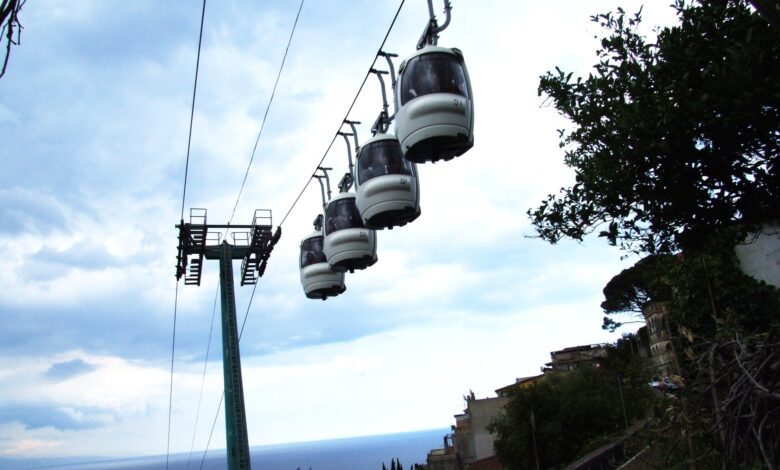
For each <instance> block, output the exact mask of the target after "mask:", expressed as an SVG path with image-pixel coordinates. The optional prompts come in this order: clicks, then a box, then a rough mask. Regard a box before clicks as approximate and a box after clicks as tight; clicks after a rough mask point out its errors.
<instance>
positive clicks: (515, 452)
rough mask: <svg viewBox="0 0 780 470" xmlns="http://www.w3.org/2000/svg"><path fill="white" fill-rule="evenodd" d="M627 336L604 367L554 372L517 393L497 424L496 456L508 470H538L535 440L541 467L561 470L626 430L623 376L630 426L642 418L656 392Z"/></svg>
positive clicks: (616, 347)
mask: <svg viewBox="0 0 780 470" xmlns="http://www.w3.org/2000/svg"><path fill="white" fill-rule="evenodd" d="M635 347H636V345H635V344H634V338H633V337H628V338H625V339H623V340H621V341H619V342H618V343H617V345H616V346H612V347H610V348H609V351H608V356H607V358H606V359H605V360H604V361H602V362H601V363H600V365H599V367H594V366H590V365H587V366H584V367H582V368H580V369H577V370H574V371H565V372H564V371H560V372H550V373H547V374H546V375H545V377H544V380H542V381H537V382H535V383H534V384H533V385H531V386H529V387H526V388H520V389H516V390H514V391H513V392H512V395H511V398H510V401H509V403H508V404H507V406H506V408H505V410H506V413H505V415H503V416H501V417H500V418H498V419H497V420H496V421H495V422H494V423H493V425H492V431H493V432H495V433H496V434H497V439H496V442H495V449H496V455H497V456H498V458H499V460H500V461H501V462H502V464H503V465H505V466H506V468H509V469H526V468H536V467H535V457H534V439H535V440H536V447H537V450H538V457H539V463H540V467H541V468H556V467H558V466H560V465H563V464H566V463H570V462H571V461H573V460H575V459H576V458H577V457H578V456H580V455H581V454H583V453H585V452H587V451H589V450H592V449H590V447H589V444H592V443H593V440H594V439H595V438H598V437H601V436H604V435H606V434H610V433H614V432H616V431H620V430H622V429H623V428H624V426H625V420H624V416H623V411H622V407H621V400H620V395H619V389H618V374H620V375H621V377H623V380H622V388H623V394H624V398H625V405H626V415H627V418H628V420H629V421H631V420H633V419H636V418H640V417H643V416H644V415H645V413H646V411H647V408H648V405H649V403H650V402H651V399H652V397H651V390H650V388H649V387H648V386H647V381H646V379H645V378H644V377H643V375H642V374H643V372H642V371H643V367H642V364H641V362H640V359H639V357H638V355H636V354H635V353H634V351H633V349H632V348H635Z"/></svg>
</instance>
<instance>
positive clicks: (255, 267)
mask: <svg viewBox="0 0 780 470" xmlns="http://www.w3.org/2000/svg"><path fill="white" fill-rule="evenodd" d="M176 228H178V229H179V247H178V255H177V256H176V259H177V265H176V279H181V278H182V277H184V284H185V285H198V286H199V285H200V280H201V275H202V273H203V260H204V258H205V259H213V260H219V285H220V293H221V298H222V369H223V374H224V380H225V432H226V442H227V459H228V469H230V470H234V469H235V470H238V469H240V470H244V469H249V468H250V455H249V437H248V434H247V426H246V408H245V407H244V385H243V381H242V378H241V354H240V352H239V348H238V343H239V332H238V324H237V321H236V296H235V289H234V282H233V260H236V259H240V260H242V262H241V285H242V286H243V285H252V284H256V283H257V280H258V279H259V278H260V277H262V275H263V273H264V272H265V267H266V265H267V263H268V258H269V257H270V255H271V251H273V248H274V245H276V243H277V242H278V241H279V238H280V237H281V234H282V231H281V227H277V228H276V232H275V233H274V234H273V235H272V234H271V211H270V210H266V209H258V210H256V211H255V216H254V218H253V220H252V224H251V225H223V224H211V225H209V224H207V223H206V209H190V222H189V223H184V221H183V220H182V221H181V223H180V224H179V225H177V226H176ZM209 230H212V231H211V232H209ZM221 230H230V231H231V232H232V236H233V244H230V243H228V242H227V240H221V235H222V232H221ZM226 238H227V237H226Z"/></svg>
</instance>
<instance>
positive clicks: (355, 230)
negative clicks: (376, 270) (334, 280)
mask: <svg viewBox="0 0 780 470" xmlns="http://www.w3.org/2000/svg"><path fill="white" fill-rule="evenodd" d="M355 197H356V196H355V193H350V192H342V193H340V194H338V195H337V196H335V197H334V198H333V199H331V200H330V201H328V204H327V205H326V207H325V224H324V228H325V232H324V233H325V243H324V246H323V252H324V253H325V257H326V258H327V259H328V264H329V265H330V268H331V269H332V270H333V271H336V272H345V271H350V272H354V271H355V270H356V269H365V268H367V267H369V266H372V265H373V264H374V263H376V261H377V256H376V232H375V231H374V230H371V229H368V228H366V226H365V224H363V219H362V218H361V217H360V212H359V211H358V209H357V205H356V204H355Z"/></svg>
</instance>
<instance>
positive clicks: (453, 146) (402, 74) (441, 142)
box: [395, 45, 474, 163]
mask: <svg viewBox="0 0 780 470" xmlns="http://www.w3.org/2000/svg"><path fill="white" fill-rule="evenodd" d="M396 101H397V106H398V113H397V114H396V117H395V131H396V134H397V135H398V140H399V141H400V142H401V149H402V150H403V152H404V157H405V158H406V159H407V160H409V161H412V162H416V163H423V162H426V161H432V162H435V161H438V160H449V159H451V158H454V157H457V156H460V155H462V154H463V153H465V152H466V151H467V150H469V149H470V148H471V147H473V146H474V133H473V131H474V106H473V98H472V93H471V83H470V82H469V75H468V72H467V70H466V64H465V63H464V61H463V54H462V53H461V52H460V50H459V49H454V48H453V49H449V48H445V47H438V46H431V45H428V46H425V47H423V48H422V49H421V50H419V51H417V53H416V54H414V55H413V56H412V57H410V58H408V59H407V60H406V61H404V62H403V63H402V64H401V66H400V68H399V71H398V89H397V90H396Z"/></svg>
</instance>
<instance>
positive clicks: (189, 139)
mask: <svg viewBox="0 0 780 470" xmlns="http://www.w3.org/2000/svg"><path fill="white" fill-rule="evenodd" d="M205 18H206V0H203V6H202V8H201V12H200V32H199V33H198V54H197V57H196V59H195V83H194V85H193V86H192V105H191V107H190V129H189V135H188V137H187V159H186V161H185V164H184V186H183V189H182V194H181V220H182V221H184V201H185V200H186V197H187V174H188V173H189V168H190V149H191V147H192V123H193V120H194V117H195V96H196V94H197V90H198V71H199V70H200V51H201V46H202V45H203V23H204V20H205ZM178 308H179V281H178V280H177V281H176V293H175V294H174V301H173V338H172V339H171V381H170V382H171V383H170V390H169V392H168V438H167V444H166V448H165V468H166V470H167V469H168V464H169V461H170V455H171V414H172V411H173V364H174V359H175V357H176V317H177V313H178Z"/></svg>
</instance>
